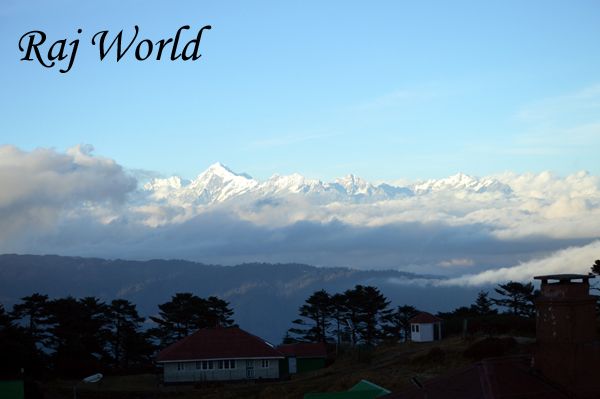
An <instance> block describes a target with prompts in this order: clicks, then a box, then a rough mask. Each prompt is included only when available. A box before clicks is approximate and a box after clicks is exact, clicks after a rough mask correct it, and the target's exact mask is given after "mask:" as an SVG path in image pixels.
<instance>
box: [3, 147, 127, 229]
mask: <svg viewBox="0 0 600 399" xmlns="http://www.w3.org/2000/svg"><path fill="white" fill-rule="evenodd" d="M92 150H93V149H92V147H90V146H76V147H73V148H70V149H69V150H68V151H67V152H66V153H65V154H62V153H59V152H57V151H54V150H51V149H36V150H34V151H31V152H25V151H21V150H19V149H18V148H16V147H13V146H9V145H4V146H0V238H3V239H5V240H8V239H14V238H15V237H14V236H15V235H21V234H27V233H28V232H30V231H32V230H36V231H41V230H45V229H49V230H53V229H54V228H55V227H56V223H57V221H58V219H59V217H60V216H61V215H64V216H67V214H70V215H75V214H77V213H78V211H79V210H82V209H87V211H88V212H89V213H96V212H97V213H98V214H100V213H101V214H103V217H106V212H104V211H100V210H99V206H100V205H103V206H109V207H112V206H116V205H118V204H120V203H122V202H124V201H125V198H126V195H127V193H129V192H131V191H132V190H134V189H135V187H136V181H135V179H133V178H132V177H130V176H128V175H127V174H126V173H124V171H123V169H122V167H121V166H119V165H118V164H117V163H116V162H114V161H113V160H111V159H106V158H102V157H95V156H93V155H92V154H91V152H92Z"/></svg>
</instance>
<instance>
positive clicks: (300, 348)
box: [277, 342, 327, 358]
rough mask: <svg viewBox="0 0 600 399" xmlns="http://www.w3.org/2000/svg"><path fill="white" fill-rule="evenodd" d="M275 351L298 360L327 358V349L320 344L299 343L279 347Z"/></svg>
mask: <svg viewBox="0 0 600 399" xmlns="http://www.w3.org/2000/svg"><path fill="white" fill-rule="evenodd" d="M277 350H278V351H279V352H281V353H283V354H284V355H286V356H295V357H298V358H307V357H310V358H314V357H323V358H324V357H327V347H326V346H325V344H324V343H322V342H321V343H310V342H299V343H296V344H287V345H279V346H278V347H277Z"/></svg>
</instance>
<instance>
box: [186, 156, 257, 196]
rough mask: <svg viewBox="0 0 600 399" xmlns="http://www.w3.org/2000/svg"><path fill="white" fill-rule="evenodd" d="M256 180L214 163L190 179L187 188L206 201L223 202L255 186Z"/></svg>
mask: <svg viewBox="0 0 600 399" xmlns="http://www.w3.org/2000/svg"><path fill="white" fill-rule="evenodd" d="M257 185H258V182H257V181H256V180H254V179H252V178H251V177H249V176H248V175H245V174H236V173H234V172H232V171H231V170H230V169H228V168H227V167H226V166H224V165H223V164H221V163H218V162H217V163H215V164H213V165H211V166H210V167H209V168H208V169H206V170H205V171H204V172H202V173H201V174H200V175H198V177H197V178H196V179H195V180H192V182H191V183H190V185H189V186H187V187H186V189H187V190H189V191H192V192H193V193H196V195H197V196H198V198H203V199H205V200H206V201H205V202H207V203H212V202H224V201H226V200H228V199H229V198H232V197H235V196H239V195H241V194H243V193H246V192H248V191H250V190H251V189H253V188H254V187H256V186H257Z"/></svg>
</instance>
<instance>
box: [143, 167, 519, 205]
mask: <svg viewBox="0 0 600 399" xmlns="http://www.w3.org/2000/svg"><path fill="white" fill-rule="evenodd" d="M143 188H144V191H145V192H146V193H148V194H149V195H150V197H151V198H152V199H154V200H158V201H161V200H164V201H175V202H188V203H190V202H191V203H195V204H204V205H207V204H216V203H223V202H226V201H230V200H232V199H236V198H243V197H248V198H252V199H257V198H265V197H272V196H275V197H277V196H286V195H304V196H306V197H309V198H311V199H313V200H314V199H318V200H321V201H324V202H335V201H338V202H339V201H341V202H375V201H381V200H386V199H395V198H402V197H409V196H419V195H425V194H427V193H431V192H435V191H443V190H445V191H456V190H464V191H468V192H473V193H484V192H498V193H502V194H505V195H507V194H510V193H511V192H512V189H511V188H510V187H509V186H508V185H506V184H504V183H502V182H500V181H499V180H497V179H495V178H492V177H486V178H482V179H479V178H476V177H472V176H468V175H465V174H462V173H459V174H456V175H453V176H450V177H448V178H445V179H438V180H428V181H425V182H421V183H415V184H411V185H407V186H395V185H392V184H387V183H380V184H372V183H370V182H368V181H366V180H364V179H362V178H360V177H357V176H354V175H352V174H349V175H347V176H345V177H343V178H339V179H336V180H335V181H333V182H323V181H321V180H317V179H308V178H306V177H304V176H302V175H300V174H297V173H295V174H292V175H288V176H281V175H277V174H276V175H273V176H272V177H271V178H269V179H268V180H265V181H259V180H255V179H253V178H252V177H250V176H248V175H247V174H244V173H239V174H238V173H235V172H233V171H232V170H231V169H229V168H227V167H226V166H224V165H223V164H221V163H215V164H213V165H211V166H210V167H209V168H208V169H206V170H205V171H204V172H202V173H201V174H200V175H198V177H197V178H195V179H193V180H192V181H190V182H186V181H184V180H182V179H181V178H179V177H177V176H172V177H169V178H164V179H161V178H155V179H153V180H152V181H150V182H148V183H146V184H145V185H144V187H143Z"/></svg>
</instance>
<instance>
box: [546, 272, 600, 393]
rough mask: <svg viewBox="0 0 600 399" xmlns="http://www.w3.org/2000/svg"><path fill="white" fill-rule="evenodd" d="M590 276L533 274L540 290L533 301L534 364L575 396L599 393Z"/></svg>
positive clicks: (599, 357) (599, 371)
mask: <svg viewBox="0 0 600 399" xmlns="http://www.w3.org/2000/svg"><path fill="white" fill-rule="evenodd" d="M590 278H593V276H592V275H584V274H557V275H549V276H538V277H535V279H537V280H541V290H540V291H541V292H540V296H539V297H538V298H537V299H536V303H535V306H536V310H537V325H536V331H537V349H536V352H535V356H534V367H535V368H536V369H537V370H538V371H539V372H541V373H542V375H543V376H544V377H545V378H547V379H548V380H549V381H551V382H553V383H555V384H557V385H559V386H560V387H561V388H562V389H563V390H565V391H566V392H568V393H569V394H570V395H571V396H572V397H576V398H597V397H598V396H597V395H598V392H600V341H598V338H597V324H596V298H595V297H594V296H592V295H590V293H589V291H590V284H589V279H590ZM594 393H595V394H594Z"/></svg>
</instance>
